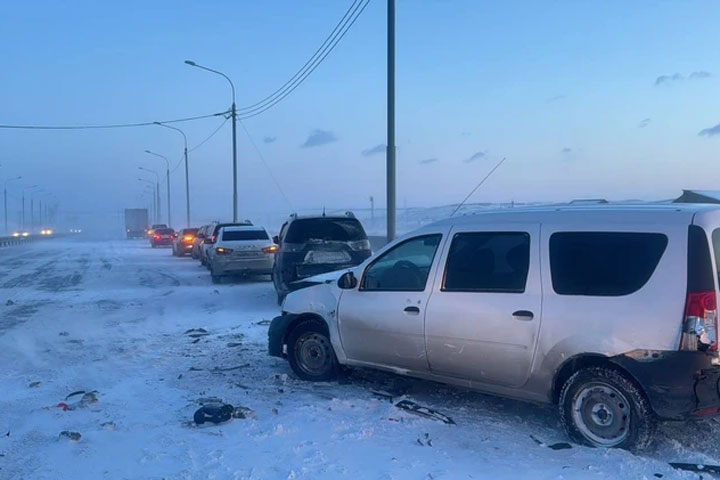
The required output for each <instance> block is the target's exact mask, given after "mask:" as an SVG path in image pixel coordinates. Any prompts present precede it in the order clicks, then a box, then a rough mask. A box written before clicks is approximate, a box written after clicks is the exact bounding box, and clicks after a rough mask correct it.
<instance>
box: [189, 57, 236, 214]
mask: <svg viewBox="0 0 720 480" xmlns="http://www.w3.org/2000/svg"><path fill="white" fill-rule="evenodd" d="M185 63H186V64H187V65H190V66H191V67H196V68H200V69H202V70H207V71H208V72H212V73H216V74H218V75H220V76H222V77H224V78H225V80H227V81H228V83H229V84H230V89H231V90H232V106H231V107H230V115H231V117H232V155H233V222H237V221H238V188H237V127H236V124H237V107H236V105H235V85H234V84H233V82H232V80H230V77H228V76H227V75H225V74H224V73H222V72H219V71H217V70H213V69H212V68H208V67H204V66H202V65H198V64H197V63H195V62H193V61H192V60H185Z"/></svg>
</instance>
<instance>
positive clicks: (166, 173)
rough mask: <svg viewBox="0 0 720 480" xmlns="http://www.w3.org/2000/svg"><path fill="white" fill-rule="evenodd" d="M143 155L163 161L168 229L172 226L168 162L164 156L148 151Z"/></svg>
mask: <svg viewBox="0 0 720 480" xmlns="http://www.w3.org/2000/svg"><path fill="white" fill-rule="evenodd" d="M145 153H147V154H148V155H154V156H156V157H160V158H162V159H163V160H165V166H166V167H167V169H166V170H165V175H166V180H167V210H168V214H167V222H168V223H167V225H168V227H171V226H172V220H171V219H170V160H168V159H167V157H166V156H164V155H160V154H159V153H155V152H151V151H150V150H145ZM159 190H160V187H158V191H159Z"/></svg>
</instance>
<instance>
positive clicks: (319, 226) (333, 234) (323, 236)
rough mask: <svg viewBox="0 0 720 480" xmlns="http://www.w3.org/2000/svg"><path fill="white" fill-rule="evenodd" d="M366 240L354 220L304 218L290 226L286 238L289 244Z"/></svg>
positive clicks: (360, 227) (358, 223)
mask: <svg viewBox="0 0 720 480" xmlns="http://www.w3.org/2000/svg"><path fill="white" fill-rule="evenodd" d="M366 239H367V235H365V230H363V228H362V225H361V224H360V222H359V221H357V220H356V219H354V218H302V219H299V220H295V221H294V222H292V223H291V224H290V227H289V228H288V231H287V234H286V236H285V241H286V242H287V243H305V242H309V241H311V240H327V241H335V242H357V241H360V240H366Z"/></svg>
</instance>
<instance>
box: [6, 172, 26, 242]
mask: <svg viewBox="0 0 720 480" xmlns="http://www.w3.org/2000/svg"><path fill="white" fill-rule="evenodd" d="M21 178H22V177H15V178H8V179H6V180H5V184H4V186H3V210H4V211H5V234H6V235H7V234H9V233H10V231H9V230H8V217H7V184H8V182H12V181H13V180H20V179H21Z"/></svg>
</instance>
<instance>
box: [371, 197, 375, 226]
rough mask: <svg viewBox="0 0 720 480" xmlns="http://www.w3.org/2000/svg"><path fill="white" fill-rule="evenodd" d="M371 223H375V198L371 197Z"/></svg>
mask: <svg viewBox="0 0 720 480" xmlns="http://www.w3.org/2000/svg"><path fill="white" fill-rule="evenodd" d="M370 222H371V223H375V197H373V196H372V195H370Z"/></svg>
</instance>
